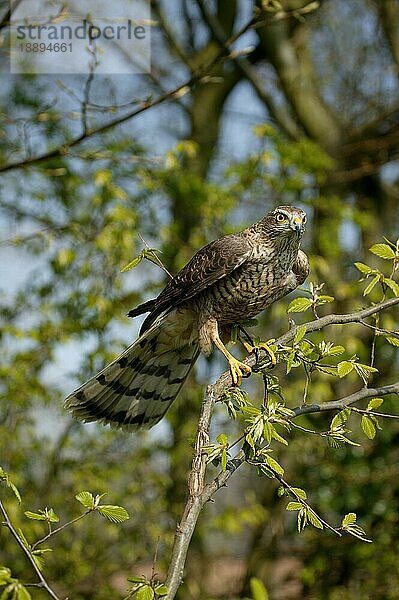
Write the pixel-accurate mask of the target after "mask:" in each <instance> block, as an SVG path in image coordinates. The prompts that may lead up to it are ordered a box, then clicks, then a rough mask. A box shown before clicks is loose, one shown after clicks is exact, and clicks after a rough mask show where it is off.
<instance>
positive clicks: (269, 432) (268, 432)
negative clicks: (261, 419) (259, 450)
mask: <svg viewBox="0 0 399 600" xmlns="http://www.w3.org/2000/svg"><path fill="white" fill-rule="evenodd" d="M273 430H274V427H273V425H272V424H271V423H270V422H269V421H265V424H264V426H263V437H264V438H265V440H266V441H267V443H268V444H270V442H271V441H272V438H273Z"/></svg>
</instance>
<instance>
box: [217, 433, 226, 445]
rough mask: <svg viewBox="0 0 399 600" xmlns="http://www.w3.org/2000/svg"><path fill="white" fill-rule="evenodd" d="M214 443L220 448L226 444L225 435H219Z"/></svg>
mask: <svg viewBox="0 0 399 600" xmlns="http://www.w3.org/2000/svg"><path fill="white" fill-rule="evenodd" d="M216 441H217V442H219V444H220V445H221V446H225V445H227V443H228V437H227V435H226V434H225V433H220V434H219V435H218V436H217V438H216Z"/></svg>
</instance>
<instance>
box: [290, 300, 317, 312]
mask: <svg viewBox="0 0 399 600" xmlns="http://www.w3.org/2000/svg"><path fill="white" fill-rule="evenodd" d="M311 306H312V301H311V300H309V298H295V299H294V300H292V302H290V303H289V305H288V308H287V313H291V312H303V311H305V310H308V308H310V307H311Z"/></svg>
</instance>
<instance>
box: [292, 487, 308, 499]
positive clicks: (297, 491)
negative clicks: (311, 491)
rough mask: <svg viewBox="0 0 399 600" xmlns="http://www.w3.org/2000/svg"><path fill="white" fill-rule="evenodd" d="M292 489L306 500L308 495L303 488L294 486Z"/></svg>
mask: <svg viewBox="0 0 399 600" xmlns="http://www.w3.org/2000/svg"><path fill="white" fill-rule="evenodd" d="M292 491H293V492H295V493H296V495H297V496H299V498H301V500H306V498H307V497H308V495H307V493H306V492H305V490H302V489H301V488H297V487H294V488H292Z"/></svg>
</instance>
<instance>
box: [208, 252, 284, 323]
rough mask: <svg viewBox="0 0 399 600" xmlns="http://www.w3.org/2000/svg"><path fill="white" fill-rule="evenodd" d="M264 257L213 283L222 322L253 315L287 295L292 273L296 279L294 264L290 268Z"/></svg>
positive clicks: (214, 308)
mask: <svg viewBox="0 0 399 600" xmlns="http://www.w3.org/2000/svg"><path fill="white" fill-rule="evenodd" d="M262 258H263V257H257V260H254V261H252V262H247V263H246V264H245V265H243V266H242V267H240V268H238V269H236V270H235V271H233V272H232V273H231V274H229V275H227V276H226V277H224V278H222V279H220V280H219V281H218V282H216V283H215V284H214V285H213V286H211V289H210V290H209V292H210V295H211V298H212V313H213V315H214V316H215V317H216V318H217V320H218V322H219V323H221V324H223V323H232V322H239V321H242V320H246V319H251V318H253V317H255V316H256V315H258V314H259V313H260V312H262V310H264V309H265V308H267V307H268V306H269V305H270V304H271V303H272V302H274V301H275V300H278V299H279V298H281V297H282V296H283V295H285V293H286V291H285V290H286V289H287V285H289V281H288V279H289V277H293V278H294V279H295V276H294V275H293V273H292V271H291V265H290V267H289V269H288V270H287V268H286V266H285V265H282V264H280V263H279V261H278V260H274V261H270V258H269V257H265V258H264V259H262ZM293 287H295V285H294V286H293Z"/></svg>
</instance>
